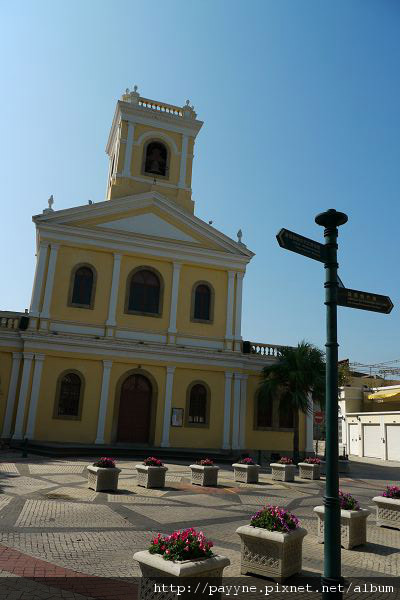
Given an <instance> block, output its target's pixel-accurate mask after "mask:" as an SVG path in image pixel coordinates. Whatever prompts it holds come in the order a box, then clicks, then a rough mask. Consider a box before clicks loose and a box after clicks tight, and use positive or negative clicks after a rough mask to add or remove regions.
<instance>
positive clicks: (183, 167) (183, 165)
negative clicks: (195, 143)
mask: <svg viewBox="0 0 400 600" xmlns="http://www.w3.org/2000/svg"><path fill="white" fill-rule="evenodd" d="M188 143H189V136H188V135H186V134H183V135H182V152H181V165H180V170H179V182H178V187H179V188H185V187H186V164H187V158H188V157H187V151H188Z"/></svg>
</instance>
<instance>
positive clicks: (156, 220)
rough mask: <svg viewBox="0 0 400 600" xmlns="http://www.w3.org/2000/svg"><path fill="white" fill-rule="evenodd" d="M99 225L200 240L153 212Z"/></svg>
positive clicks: (143, 233)
mask: <svg viewBox="0 0 400 600" xmlns="http://www.w3.org/2000/svg"><path fill="white" fill-rule="evenodd" d="M97 226H98V227H102V228H103V227H105V228H107V229H115V230H116V231H128V232H129V233H140V234H142V235H149V236H152V237H161V238H169V239H172V240H179V241H182V242H192V243H195V244H198V243H199V242H198V240H196V239H195V238H193V237H191V236H190V235H188V234H187V233H185V232H184V231H182V230H181V229H178V228H177V227H175V226H174V225H171V223H167V221H164V219H161V218H160V217H158V216H157V215H155V214H153V213H145V214H142V215H134V216H132V217H125V218H124V219H116V220H115V221H109V222H107V223H100V224H98V225H97Z"/></svg>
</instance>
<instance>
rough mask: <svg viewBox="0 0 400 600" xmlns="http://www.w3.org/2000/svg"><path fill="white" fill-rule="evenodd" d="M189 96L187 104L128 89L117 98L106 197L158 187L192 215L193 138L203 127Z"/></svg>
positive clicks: (111, 135) (110, 140)
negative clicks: (161, 100) (148, 96)
mask: <svg viewBox="0 0 400 600" xmlns="http://www.w3.org/2000/svg"><path fill="white" fill-rule="evenodd" d="M196 116H197V115H196V113H195V111H194V107H193V106H190V102H189V100H187V101H186V104H185V105H184V106H183V107H179V106H174V105H172V104H166V103H165V102H158V101H156V100H149V99H148V98H142V97H141V96H140V94H139V92H138V91H137V86H135V87H134V89H133V91H129V89H127V90H126V91H125V93H124V94H123V95H122V98H121V100H119V101H118V102H117V106H116V110H115V115H114V119H113V123H112V126H111V131H110V135H109V138H108V143H107V147H106V152H107V154H108V156H109V157H110V168H109V175H108V184H107V199H108V200H113V199H114V198H121V197H124V196H131V195H134V194H141V193H144V192H148V191H151V190H155V191H157V192H159V193H160V194H163V195H164V196H167V197H168V198H170V199H171V200H174V201H175V202H176V203H177V204H179V205H180V206H181V207H182V208H184V209H185V210H187V211H189V212H191V213H193V212H194V202H193V200H192V189H191V184H192V162H193V149H194V141H195V139H196V136H197V134H198V132H199V131H200V129H201V126H202V125H203V123H202V121H198V120H197V119H196Z"/></svg>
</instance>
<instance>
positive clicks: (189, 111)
mask: <svg viewBox="0 0 400 600" xmlns="http://www.w3.org/2000/svg"><path fill="white" fill-rule="evenodd" d="M182 111H183V116H184V117H185V119H195V118H196V113H195V112H194V106H193V105H192V106H191V105H190V100H186V104H185V105H184V106H183V107H182Z"/></svg>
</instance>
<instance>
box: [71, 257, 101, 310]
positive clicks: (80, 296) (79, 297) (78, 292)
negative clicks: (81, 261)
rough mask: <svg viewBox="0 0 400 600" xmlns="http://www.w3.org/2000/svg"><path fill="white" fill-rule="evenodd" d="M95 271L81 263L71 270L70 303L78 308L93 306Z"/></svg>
mask: <svg viewBox="0 0 400 600" xmlns="http://www.w3.org/2000/svg"><path fill="white" fill-rule="evenodd" d="M95 280H96V277H95V271H94V269H93V268H92V267H90V266H89V265H82V266H80V267H78V268H75V269H74V271H73V272H72V282H71V284H72V286H71V287H72V293H71V299H70V304H71V305H72V306H77V307H79V308H93V302H94V287H95Z"/></svg>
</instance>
